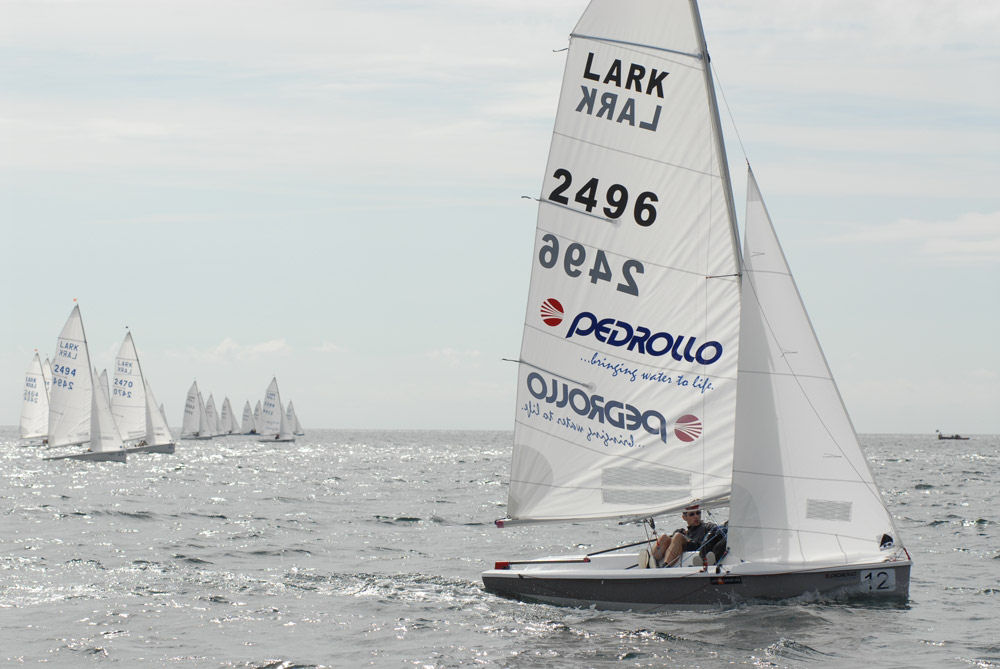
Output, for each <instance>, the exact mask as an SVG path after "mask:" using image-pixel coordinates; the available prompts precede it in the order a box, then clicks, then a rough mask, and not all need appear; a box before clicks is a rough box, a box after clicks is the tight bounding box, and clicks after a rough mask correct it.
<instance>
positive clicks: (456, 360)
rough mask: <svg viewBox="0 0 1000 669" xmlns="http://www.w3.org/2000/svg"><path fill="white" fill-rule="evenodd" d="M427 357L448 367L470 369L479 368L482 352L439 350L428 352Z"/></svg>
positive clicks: (451, 349)
mask: <svg viewBox="0 0 1000 669" xmlns="http://www.w3.org/2000/svg"><path fill="white" fill-rule="evenodd" d="M424 356H425V357H427V358H430V359H431V360H435V361H438V362H440V363H441V364H443V365H445V366H447V367H467V368H469V369H478V368H479V356H480V352H479V351H476V350H471V351H459V350H456V349H453V348H439V349H435V350H433V351H428V352H427V353H425V354H424Z"/></svg>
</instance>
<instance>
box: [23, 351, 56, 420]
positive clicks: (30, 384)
mask: <svg viewBox="0 0 1000 669" xmlns="http://www.w3.org/2000/svg"><path fill="white" fill-rule="evenodd" d="M46 362H47V361H46ZM20 433H21V439H44V438H45V437H47V436H48V434H49V391H48V384H47V383H46V382H45V371H44V368H43V366H42V361H41V359H40V358H39V357H38V353H35V355H34V357H33V358H32V359H31V364H30V365H28V369H27V371H25V373H24V395H23V397H22V399H21V420H20Z"/></svg>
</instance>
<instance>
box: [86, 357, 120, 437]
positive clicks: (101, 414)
mask: <svg viewBox="0 0 1000 669" xmlns="http://www.w3.org/2000/svg"><path fill="white" fill-rule="evenodd" d="M93 373H94V374H95V375H97V370H96V369H95V370H93ZM98 385H99V387H98V388H94V392H93V393H91V396H92V397H91V400H92V401H91V408H90V450H91V451H93V452H95V453H107V452H110V451H119V450H121V449H122V448H124V445H123V444H122V436H121V432H120V431H119V429H118V424H117V423H116V422H115V418H114V416H113V415H112V413H111V393H110V390H109V389H108V373H107V370H105V371H103V372H101V374H100V377H99V384H98Z"/></svg>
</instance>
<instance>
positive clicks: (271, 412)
mask: <svg viewBox="0 0 1000 669" xmlns="http://www.w3.org/2000/svg"><path fill="white" fill-rule="evenodd" d="M261 418H262V420H263V423H262V424H261V429H260V434H262V435H265V436H271V435H277V434H280V432H281V422H282V419H283V418H284V411H283V409H282V406H281V395H280V394H279V393H278V379H276V378H272V379H271V383H270V384H268V386H267V390H266V391H265V392H264V404H263V406H262V408H261Z"/></svg>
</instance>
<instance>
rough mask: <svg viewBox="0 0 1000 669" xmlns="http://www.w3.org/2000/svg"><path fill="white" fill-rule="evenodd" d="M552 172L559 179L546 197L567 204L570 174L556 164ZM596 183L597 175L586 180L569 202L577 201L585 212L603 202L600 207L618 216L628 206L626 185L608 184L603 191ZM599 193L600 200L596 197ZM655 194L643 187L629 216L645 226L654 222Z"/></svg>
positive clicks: (598, 183)
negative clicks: (643, 189) (557, 167)
mask: <svg viewBox="0 0 1000 669" xmlns="http://www.w3.org/2000/svg"><path fill="white" fill-rule="evenodd" d="M552 176H553V177H555V178H556V179H558V180H559V184H558V185H557V186H556V187H555V188H553V189H552V192H551V193H549V199H550V200H552V201H553V202H558V203H559V204H562V205H568V206H573V205H570V201H569V193H570V192H571V191H570V187H571V186H572V185H573V174H572V173H571V172H570V171H569V170H567V169H565V168H562V167H560V168H559V169H557V170H556V171H555V172H553V173H552ZM602 191H603V189H602V188H601V187H600V182H599V181H598V179H597V177H593V178H591V179H589V180H587V182H586V183H584V184H583V186H581V187H580V189H579V190H577V191H576V193H575V194H573V202H575V203H576V204H579V205H583V209H584V210H585V211H586V212H587V213H588V214H589V213H590V212H592V211H593V210H594V209H596V208H597V207H598V206H600V205H601V204H604V205H606V206H604V207H601V211H602V212H603V213H604V215H605V216H607V217H608V218H612V219H614V218H621V216H622V215H623V214H624V213H625V212H626V211H628V210H629V193H628V188H626V187H625V186H623V185H621V184H611V186H609V187H608V189H607V191H603V192H602ZM599 196H601V199H602V200H603V202H602V201H601V200H599V199H598V197H599ZM658 200H659V198H657V197H656V193H653V192H651V191H643V192H642V193H639V195H638V197H636V198H635V201H634V202H633V203H632V207H631V209H632V218H633V219H635V222H636V223H637V224H639V225H641V226H643V227H649V226H650V225H652V224H653V223H655V222H656V206H655V204H656V202H657V201H658Z"/></svg>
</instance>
